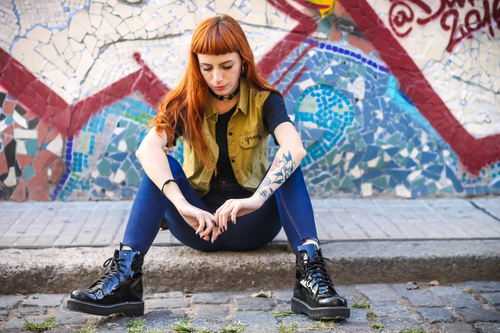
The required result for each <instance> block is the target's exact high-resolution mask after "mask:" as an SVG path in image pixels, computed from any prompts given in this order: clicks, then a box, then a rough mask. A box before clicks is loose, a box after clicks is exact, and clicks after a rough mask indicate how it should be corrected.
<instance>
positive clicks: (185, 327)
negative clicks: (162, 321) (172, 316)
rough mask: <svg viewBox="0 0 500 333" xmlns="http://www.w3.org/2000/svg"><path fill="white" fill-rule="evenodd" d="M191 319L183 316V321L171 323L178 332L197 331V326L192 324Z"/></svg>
mask: <svg viewBox="0 0 500 333" xmlns="http://www.w3.org/2000/svg"><path fill="white" fill-rule="evenodd" d="M190 321H191V320H190V319H189V318H183V319H181V321H178V322H176V323H175V324H174V325H171V326H170V328H172V329H173V330H174V331H175V332H178V333H194V332H196V328H194V326H193V325H191V323H190Z"/></svg>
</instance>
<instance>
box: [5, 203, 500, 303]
mask: <svg viewBox="0 0 500 333" xmlns="http://www.w3.org/2000/svg"><path fill="white" fill-rule="evenodd" d="M312 202H313V206H314V212H315V215H316V222H317V223H316V224H317V229H318V236H319V239H320V240H321V241H322V249H323V254H324V256H325V257H326V258H328V259H330V260H331V262H327V269H328V270H329V272H330V275H331V276H332V279H333V281H335V283H338V284H343V285H351V284H359V283H399V282H407V281H430V280H436V279H437V280H439V279H442V278H445V279H446V280H447V281H450V282H464V281H470V280H476V281H500V197H491V198H481V199H471V200H466V199H434V200H398V199H390V200H385V199H327V200H313V201H312ZM131 204H132V203H131V202H128V201H127V202H125V201H120V202H69V203H64V202H51V203H36V202H28V203H21V204H17V203H12V202H1V203H0V279H1V280H2V283H0V294H15V293H22V294H32V293H69V292H71V291H72V290H74V289H77V288H80V287H81V285H82V282H83V281H93V280H94V279H95V278H96V277H97V276H100V274H102V267H101V264H102V263H103V262H104V261H105V260H106V259H107V258H109V257H110V256H111V255H112V253H113V250H114V249H115V248H117V245H118V244H119V242H120V240H121V239H122V236H123V233H124V230H125V227H126V222H127V219H128V215H129V213H130V207H131ZM294 263H295V256H294V255H293V254H291V253H288V252H287V251H286V238H285V235H284V233H283V232H282V233H280V234H279V235H278V236H277V237H276V239H275V241H274V242H272V243H271V244H270V245H268V246H266V247H264V248H262V249H259V250H257V251H251V252H239V253H238V252H218V253H202V252H199V251H196V250H192V249H190V248H187V247H185V246H182V245H181V244H180V243H179V242H178V241H177V240H176V239H175V238H174V237H173V236H172V235H171V234H170V232H169V231H168V230H167V231H161V232H160V233H159V235H158V237H157V239H156V240H155V243H154V246H153V247H152V248H151V249H150V251H149V252H148V254H147V256H146V260H145V266H144V270H145V288H146V291H147V292H158V291H162V290H182V291H189V292H214V291H221V290H222V291H224V290H232V291H238V290H240V291H242V290H250V289H251V288H254V286H259V287H260V288H270V289H284V288H290V287H291V286H293V284H294ZM85 283H87V282H85Z"/></svg>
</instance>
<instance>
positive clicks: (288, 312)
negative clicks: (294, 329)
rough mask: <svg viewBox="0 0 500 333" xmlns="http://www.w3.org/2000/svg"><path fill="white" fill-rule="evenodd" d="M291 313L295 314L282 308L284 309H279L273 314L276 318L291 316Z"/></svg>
mask: <svg viewBox="0 0 500 333" xmlns="http://www.w3.org/2000/svg"><path fill="white" fill-rule="evenodd" d="M293 314H295V312H293V311H292V310H284V311H279V312H277V313H275V314H274V316H275V317H276V318H285V317H288V316H291V315H293Z"/></svg>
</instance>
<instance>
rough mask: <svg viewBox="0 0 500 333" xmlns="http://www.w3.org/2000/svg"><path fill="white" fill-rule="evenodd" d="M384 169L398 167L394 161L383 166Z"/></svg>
mask: <svg viewBox="0 0 500 333" xmlns="http://www.w3.org/2000/svg"><path fill="white" fill-rule="evenodd" d="M384 168H385V169H399V165H397V164H396V163H395V162H394V161H389V162H388V163H387V164H386V165H385V166H384Z"/></svg>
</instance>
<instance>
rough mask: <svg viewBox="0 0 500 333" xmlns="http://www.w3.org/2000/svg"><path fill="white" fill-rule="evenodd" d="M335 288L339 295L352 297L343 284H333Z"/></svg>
mask: <svg viewBox="0 0 500 333" xmlns="http://www.w3.org/2000/svg"><path fill="white" fill-rule="evenodd" d="M335 290H336V291H337V294H339V296H342V297H346V298H352V293H351V291H350V290H349V289H347V287H345V286H335Z"/></svg>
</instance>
